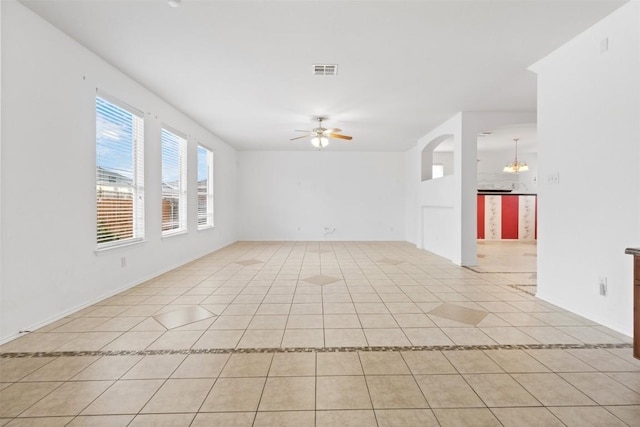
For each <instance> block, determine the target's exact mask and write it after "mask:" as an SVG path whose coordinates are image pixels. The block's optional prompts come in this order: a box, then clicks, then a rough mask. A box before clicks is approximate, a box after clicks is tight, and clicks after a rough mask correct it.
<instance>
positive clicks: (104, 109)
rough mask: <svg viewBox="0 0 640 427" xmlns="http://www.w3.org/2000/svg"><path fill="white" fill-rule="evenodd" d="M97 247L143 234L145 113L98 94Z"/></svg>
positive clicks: (115, 243)
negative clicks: (143, 115)
mask: <svg viewBox="0 0 640 427" xmlns="http://www.w3.org/2000/svg"><path fill="white" fill-rule="evenodd" d="M96 207H97V209H96V212H97V215H96V217H97V224H96V225H97V245H98V249H101V248H107V247H111V246H118V245H121V244H125V243H131V242H132V241H137V240H142V239H143V238H144V120H143V118H142V113H140V112H139V111H136V110H134V109H133V108H131V107H129V106H127V105H125V104H123V103H121V102H119V101H116V100H113V99H110V98H107V97H105V96H103V95H98V96H97V97H96Z"/></svg>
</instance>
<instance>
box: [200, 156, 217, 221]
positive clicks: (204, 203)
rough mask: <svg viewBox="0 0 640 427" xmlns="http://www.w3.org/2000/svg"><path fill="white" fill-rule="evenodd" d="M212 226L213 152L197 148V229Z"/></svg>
mask: <svg viewBox="0 0 640 427" xmlns="http://www.w3.org/2000/svg"><path fill="white" fill-rule="evenodd" d="M212 226H213V151H211V150H209V149H208V148H205V147H203V146H201V145H199V146H198V228H206V227H212Z"/></svg>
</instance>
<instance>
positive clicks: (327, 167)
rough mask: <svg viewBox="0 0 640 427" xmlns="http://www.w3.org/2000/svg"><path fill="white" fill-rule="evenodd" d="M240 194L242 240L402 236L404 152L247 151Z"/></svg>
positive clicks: (242, 154) (242, 160)
mask: <svg viewBox="0 0 640 427" xmlns="http://www.w3.org/2000/svg"><path fill="white" fill-rule="evenodd" d="M238 194H239V200H238V212H239V217H238V223H239V224H242V227H239V229H238V238H239V239H240V240H402V239H403V237H404V230H405V226H404V221H405V155H404V153H368V152H332V151H330V149H327V150H323V151H317V150H312V149H311V147H310V151H308V152H300V151H295V152H293V151H241V152H238ZM325 228H329V229H330V230H331V229H334V228H335V232H333V233H332V234H330V235H327V236H326V237H325V233H326V231H325Z"/></svg>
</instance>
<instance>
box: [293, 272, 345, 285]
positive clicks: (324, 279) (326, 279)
mask: <svg viewBox="0 0 640 427" xmlns="http://www.w3.org/2000/svg"><path fill="white" fill-rule="evenodd" d="M302 280H303V281H305V282H307V283H311V284H313V285H320V286H323V285H328V284H329V283H334V282H337V281H338V280H340V279H338V278H337V277H332V276H325V275H324V274H318V275H317V276H311V277H306V278H304V279H302Z"/></svg>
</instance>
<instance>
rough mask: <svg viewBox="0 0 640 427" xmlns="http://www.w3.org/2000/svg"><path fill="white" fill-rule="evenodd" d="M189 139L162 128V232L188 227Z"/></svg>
mask: <svg viewBox="0 0 640 427" xmlns="http://www.w3.org/2000/svg"><path fill="white" fill-rule="evenodd" d="M186 160H187V140H186V139H185V138H184V137H182V136H180V135H178V134H177V133H176V132H174V131H171V130H169V129H167V128H164V127H163V128H162V233H163V234H165V235H167V234H172V233H177V232H181V231H185V230H186V229H187V164H186Z"/></svg>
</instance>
